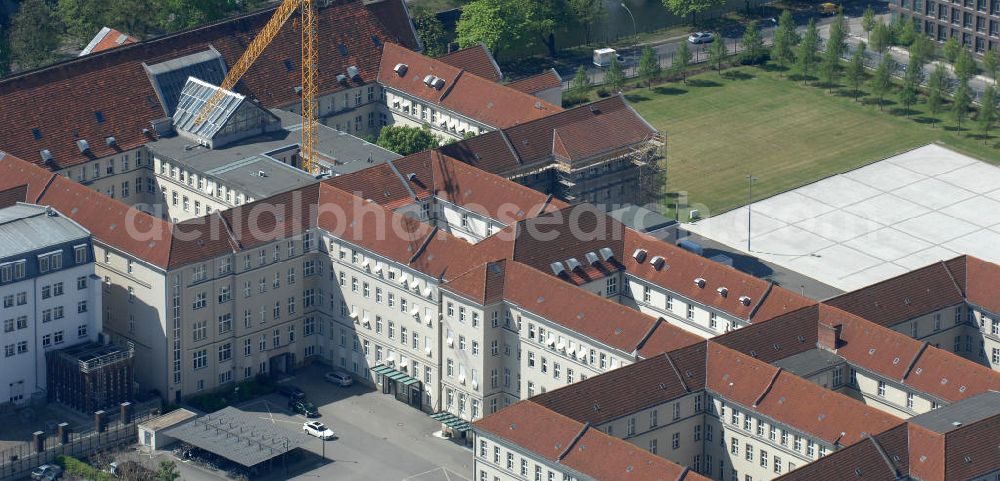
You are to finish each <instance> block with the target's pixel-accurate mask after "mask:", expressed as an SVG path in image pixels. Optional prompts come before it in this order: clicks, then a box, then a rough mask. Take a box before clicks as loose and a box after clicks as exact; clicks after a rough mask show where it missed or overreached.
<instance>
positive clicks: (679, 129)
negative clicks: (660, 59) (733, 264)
mask: <svg viewBox="0 0 1000 481" xmlns="http://www.w3.org/2000/svg"><path fill="white" fill-rule="evenodd" d="M723 73H724V74H726V73H727V71H723ZM626 95H627V98H628V99H629V101H630V102H631V103H632V105H633V106H634V107H635V108H636V109H637V110H638V111H639V113H641V114H642V116H643V117H645V118H646V119H647V120H648V121H649V122H651V123H652V124H653V125H654V126H656V127H657V128H658V129H660V130H661V131H665V132H666V133H667V168H668V180H667V184H668V185H667V190H668V191H669V192H671V193H679V194H680V195H679V197H678V199H679V200H680V206H681V209H680V210H681V211H682V213H681V220H687V217H686V210H687V209H685V208H684V205H685V203H686V204H687V205H688V206H689V208H695V209H699V211H700V214H701V215H702V216H703V217H707V216H711V215H717V214H720V213H722V212H724V211H727V210H730V209H733V208H736V207H739V206H742V205H745V204H746V201H747V179H746V176H747V174H748V173H752V174H753V176H754V177H756V178H757V179H758V180H757V181H756V182H755V184H754V188H753V198H754V199H755V200H759V199H762V198H765V197H769V196H771V195H774V194H777V193H779V192H783V191H786V190H789V189H793V188H795V187H799V186H802V185H805V184H808V183H810V182H813V181H816V180H819V179H822V178H825V177H828V176H830V175H834V174H837V173H840V172H844V171H847V170H850V169H853V168H856V167H859V166H862V165H865V164H868V163H871V162H874V161H877V160H879V159H882V158H885V157H888V156H891V155H893V154H895V153H898V152H902V151H905V150H909V149H912V148H914V147H918V146H920V145H924V144H927V143H931V142H934V141H937V140H941V141H944V142H945V143H948V144H950V145H953V146H955V147H958V148H959V150H962V151H965V152H967V153H971V154H973V155H976V156H979V157H983V156H984V154H983V152H987V151H993V152H996V150H994V149H991V148H987V147H986V146H985V145H983V141H982V140H978V141H976V140H974V139H971V138H968V137H967V136H966V135H967V134H968V133H969V132H968V131H966V132H963V133H962V134H957V133H955V132H954V131H950V130H947V129H945V128H942V127H940V126H937V127H935V126H933V125H931V124H930V123H928V122H927V119H926V118H924V119H923V122H919V121H917V119H918V118H919V116H920V115H921V114H922V112H920V111H919V110H920V108H921V106H920V105H918V106H916V108H915V112H914V114H915V116H913V117H911V118H907V117H905V116H904V115H902V114H891V113H889V111H890V109H891V108H892V106H891V105H888V106H886V111H884V112H883V111H879V109H878V108H877V107H875V106H873V105H865V104H863V103H862V102H855V101H854V100H853V99H851V98H850V97H849V96H848V97H845V95H847V94H846V93H839V94H838V93H836V91H835V93H828V92H827V90H826V89H822V88H818V87H813V86H805V85H802V83H801V82H794V81H792V80H789V79H787V78H780V77H779V76H778V74H776V73H774V72H769V71H766V70H762V69H759V68H749V67H743V68H737V69H731V70H729V71H728V75H724V76H721V77H720V76H719V74H717V73H714V72H712V73H704V74H700V75H697V76H694V77H691V78H690V79H688V82H687V84H686V85H685V84H683V83H680V82H678V83H669V84H664V85H662V86H659V87H654V89H653V90H649V89H645V88H643V89H635V90H631V91H629V92H627V94H626ZM888 103H891V100H890V101H889V102H888ZM946 115H947V114H945V115H944V116H946ZM967 125H968V128H975V127H974V125H972V124H971V123H967ZM965 127H966V126H965V125H963V128H965ZM979 146H981V148H980V147H979ZM980 150H981V151H982V152H980ZM986 155H989V154H988V153H987V154H986ZM993 155H996V154H995V153H994V154H993ZM685 193H686V195H685ZM685 199H686V202H685ZM674 202H675V201H674V197H671V198H669V199H668V200H667V203H668V205H666V206H665V207H668V208H672V207H673V204H674Z"/></svg>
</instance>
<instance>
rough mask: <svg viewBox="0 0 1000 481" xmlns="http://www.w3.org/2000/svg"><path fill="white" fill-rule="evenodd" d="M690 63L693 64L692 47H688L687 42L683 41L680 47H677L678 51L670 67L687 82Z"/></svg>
mask: <svg viewBox="0 0 1000 481" xmlns="http://www.w3.org/2000/svg"><path fill="white" fill-rule="evenodd" d="M689 65H691V49H690V48H688V43H687V42H681V45H680V47H678V48H677V52H676V53H675V54H674V59H673V61H672V62H671V65H670V67H671V68H672V69H673V70H674V72H676V73H678V74H680V76H681V79H682V80H684V83H687V69H688V66H689Z"/></svg>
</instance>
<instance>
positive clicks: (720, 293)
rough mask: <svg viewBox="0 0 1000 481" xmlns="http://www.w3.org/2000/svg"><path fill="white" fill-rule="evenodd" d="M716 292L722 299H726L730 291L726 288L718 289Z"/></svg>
mask: <svg viewBox="0 0 1000 481" xmlns="http://www.w3.org/2000/svg"><path fill="white" fill-rule="evenodd" d="M715 291H716V292H718V293H719V295H720V296H722V297H726V296H728V295H729V289H727V288H725V287H720V288H718V289H716V290H715Z"/></svg>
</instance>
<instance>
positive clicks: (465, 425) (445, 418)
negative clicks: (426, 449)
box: [431, 411, 470, 432]
mask: <svg viewBox="0 0 1000 481" xmlns="http://www.w3.org/2000/svg"><path fill="white" fill-rule="evenodd" d="M431 419H433V420H435V421H438V422H440V423H441V424H444V425H445V426H448V427H449V428H451V429H454V430H455V431H458V432H465V431H468V430H469V429H470V426H469V422H468V421H466V420H464V419H462V418H460V417H458V416H456V415H454V414H452V413H449V412H447V411H441V412H439V413H434V414H431Z"/></svg>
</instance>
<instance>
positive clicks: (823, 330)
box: [816, 322, 844, 351]
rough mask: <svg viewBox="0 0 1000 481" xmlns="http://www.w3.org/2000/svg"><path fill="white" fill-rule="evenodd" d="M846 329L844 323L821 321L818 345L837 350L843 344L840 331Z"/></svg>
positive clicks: (829, 349)
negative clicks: (831, 323) (833, 323)
mask: <svg viewBox="0 0 1000 481" xmlns="http://www.w3.org/2000/svg"><path fill="white" fill-rule="evenodd" d="M843 329H844V325H843V324H835V325H832V326H831V325H829V324H825V323H822V322H821V323H819V338H818V342H817V343H816V344H818V347H820V348H822V349H826V350H828V351H836V350H837V349H838V348H840V346H841V345H843V342H842V341H841V340H840V333H841V331H842V330H843Z"/></svg>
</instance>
